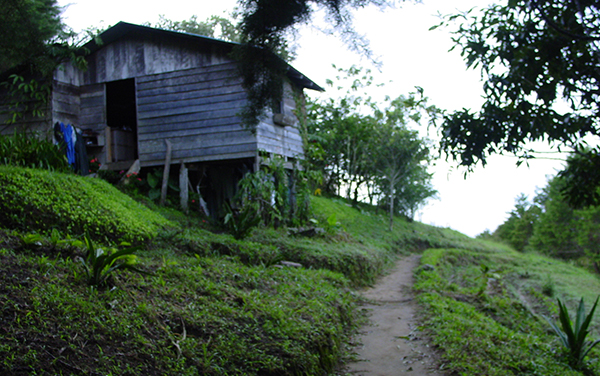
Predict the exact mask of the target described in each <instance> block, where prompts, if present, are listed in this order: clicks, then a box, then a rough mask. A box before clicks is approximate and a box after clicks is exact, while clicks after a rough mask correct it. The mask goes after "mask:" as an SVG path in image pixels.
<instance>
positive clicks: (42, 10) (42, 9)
mask: <svg viewBox="0 0 600 376" xmlns="http://www.w3.org/2000/svg"><path fill="white" fill-rule="evenodd" d="M60 12H61V11H60V8H59V7H58V5H57V4H56V0H7V1H4V2H3V4H2V12H0V35H2V39H1V40H0V72H4V71H6V70H8V69H9V68H12V67H15V66H17V65H20V64H30V65H33V66H35V67H36V68H37V69H40V70H43V71H46V69H47V68H46V66H47V65H48V63H49V62H48V61H47V60H48V57H51V48H52V45H53V44H54V43H55V42H57V41H58V38H59V36H60V34H61V33H63V30H64V25H63V24H62V22H61V19H60ZM51 68H53V66H52V67H51Z"/></svg>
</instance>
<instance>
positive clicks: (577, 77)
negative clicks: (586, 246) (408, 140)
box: [441, 0, 600, 201]
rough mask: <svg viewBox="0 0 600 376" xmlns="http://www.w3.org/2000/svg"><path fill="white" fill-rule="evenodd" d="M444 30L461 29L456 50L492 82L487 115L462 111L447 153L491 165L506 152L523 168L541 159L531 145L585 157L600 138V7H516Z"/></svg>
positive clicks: (530, 1) (564, 1) (521, 3)
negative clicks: (585, 147)
mask: <svg viewBox="0 0 600 376" xmlns="http://www.w3.org/2000/svg"><path fill="white" fill-rule="evenodd" d="M458 21H460V22H458ZM443 24H446V25H450V24H452V25H458V26H457V28H456V29H455V30H454V38H453V40H454V42H455V43H456V47H459V48H460V49H462V55H463V56H464V58H465V61H466V63H467V66H468V67H472V68H479V69H481V73H482V77H483V78H484V80H485V82H484V91H485V99H486V101H485V103H484V104H483V106H482V108H481V110H480V111H478V112H476V113H474V112H471V111H470V110H467V109H464V110H462V111H457V112H455V113H453V114H450V115H448V116H447V117H446V118H445V121H444V124H443V126H442V127H441V131H442V135H443V139H442V141H441V148H442V149H443V150H444V151H446V152H447V153H448V154H449V155H450V156H451V157H452V158H454V159H455V160H456V161H458V162H459V163H460V164H462V165H465V166H469V167H472V166H474V165H476V164H477V163H481V164H483V165H485V163H486V157H487V156H488V155H490V154H493V153H504V152H508V153H514V154H516V155H518V156H519V157H520V158H521V159H520V162H521V161H522V160H523V159H527V158H531V157H532V156H533V154H534V153H533V152H534V151H532V150H529V149H528V147H527V142H528V141H538V140H544V141H548V142H549V143H552V144H556V145H558V146H568V147H572V148H574V149H575V150H578V149H579V148H580V146H581V145H582V144H584V137H585V136H597V135H598V132H599V131H600V129H599V126H600V116H599V115H600V108H599V106H598V94H599V93H600V69H599V65H600V5H599V4H598V2H596V1H591V0H545V1H542V0H508V1H507V2H506V4H505V5H495V4H494V5H490V6H489V7H488V8H487V9H484V10H483V11H481V12H479V13H477V12H475V11H474V10H471V11H469V12H466V13H464V14H459V15H452V16H449V17H448V18H447V19H446V20H445V21H444V22H443ZM559 105H562V106H564V107H566V109H565V110H559V108H560V106H559ZM595 154H597V150H596V151H595ZM588 155H589V154H588ZM596 160H597V158H594V159H593V161H594V163H593V165H594V167H593V169H594V170H596V171H597V170H598V169H599V167H600V166H598V165H597V164H595V163H596V162H595V161H596ZM588 172H591V171H589V170H588ZM573 182H575V180H573ZM569 193H570V194H574V195H577V194H578V191H572V192H569ZM588 198H589V197H583V198H582V200H584V199H585V200H587V199H588ZM597 199H598V198H597V197H596V198H595V200H596V201H597ZM578 200H579V199H578V198H575V201H578Z"/></svg>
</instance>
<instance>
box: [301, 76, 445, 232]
mask: <svg viewBox="0 0 600 376" xmlns="http://www.w3.org/2000/svg"><path fill="white" fill-rule="evenodd" d="M339 72H340V75H339V76H338V77H337V78H336V82H335V83H334V81H331V80H329V82H328V85H330V86H332V87H333V86H338V87H341V88H343V87H344V86H345V85H347V86H348V88H347V91H346V93H345V95H343V96H342V97H341V98H337V99H334V98H330V99H328V100H325V101H319V102H316V101H315V102H312V103H311V105H310V106H309V119H308V122H307V129H306V135H305V139H306V140H307V145H308V146H307V147H306V150H307V158H308V160H309V161H310V164H311V166H312V168H314V169H317V170H319V171H321V173H322V174H323V176H324V188H325V190H326V191H328V192H329V193H333V194H335V193H338V194H339V193H340V190H345V192H346V196H347V197H348V199H352V201H353V203H355V204H356V203H357V201H358V200H359V192H363V193H364V192H366V193H367V195H368V197H369V201H370V203H372V201H373V200H374V199H377V200H379V204H382V205H383V206H385V207H386V208H387V209H388V210H389V213H390V225H391V223H392V220H393V216H394V215H395V214H398V213H401V214H403V215H405V216H407V217H409V218H412V217H413V216H414V214H415V212H416V211H417V209H418V207H419V205H421V204H422V203H423V202H424V201H425V200H426V199H427V198H429V197H432V196H433V195H435V193H436V192H435V190H434V189H433V188H432V187H431V184H430V181H431V174H429V173H428V172H427V167H428V164H429V162H430V161H431V159H432V158H431V155H430V150H429V146H428V142H427V141H426V140H424V139H421V138H420V137H419V135H418V132H417V131H415V130H412V129H409V125H411V124H412V125H415V124H416V125H418V124H420V123H421V122H422V120H423V119H427V121H428V122H432V121H433V119H435V118H437V116H438V115H439V114H440V111H439V110H438V109H437V108H436V107H435V106H428V105H427V98H425V97H424V96H423V92H422V90H421V89H419V90H418V93H411V94H409V95H408V96H399V97H398V98H396V99H394V100H389V99H386V101H384V104H381V103H377V102H375V101H374V100H373V99H372V98H370V97H369V96H367V95H366V94H363V93H362V91H363V89H367V88H368V87H369V86H370V85H371V84H372V82H373V78H372V77H371V75H370V71H369V70H363V69H361V68H356V67H351V68H350V69H348V70H344V69H339Z"/></svg>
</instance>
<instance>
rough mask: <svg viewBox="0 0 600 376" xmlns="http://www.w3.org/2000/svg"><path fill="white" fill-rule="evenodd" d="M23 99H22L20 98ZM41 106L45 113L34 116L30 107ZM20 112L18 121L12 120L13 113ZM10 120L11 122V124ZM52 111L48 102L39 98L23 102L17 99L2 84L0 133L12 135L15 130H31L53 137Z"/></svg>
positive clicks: (48, 137) (0, 89)
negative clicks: (29, 110)
mask: <svg viewBox="0 0 600 376" xmlns="http://www.w3.org/2000/svg"><path fill="white" fill-rule="evenodd" d="M20 101H22V99H20ZM33 107H39V109H40V110H41V111H42V113H43V115H42V116H41V117H38V116H33V115H32V113H31V112H28V110H27V109H28V108H29V109H31V108H33ZM15 112H16V113H18V114H19V116H18V117H17V120H16V122H14V123H13V122H12V120H13V115H14V114H15ZM9 122H10V124H9ZM51 124H52V113H51V105H50V103H49V102H48V103H47V104H43V102H41V101H37V100H27V101H24V102H22V103H18V101H15V100H14V99H13V98H12V97H11V95H10V93H9V91H8V89H7V88H6V87H5V86H0V135H12V134H14V133H15V132H31V133H36V134H38V135H40V136H41V137H43V138H47V139H51V137H52V127H51Z"/></svg>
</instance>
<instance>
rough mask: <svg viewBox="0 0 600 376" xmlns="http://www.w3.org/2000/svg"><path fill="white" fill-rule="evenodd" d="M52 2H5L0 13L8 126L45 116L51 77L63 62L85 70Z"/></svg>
mask: <svg viewBox="0 0 600 376" xmlns="http://www.w3.org/2000/svg"><path fill="white" fill-rule="evenodd" d="M60 14H61V9H60V7H58V5H57V4H56V0H6V1H4V2H3V3H2V11H1V12H0V36H1V38H0V86H1V87H2V89H3V90H6V94H7V95H5V96H4V100H3V103H2V105H3V107H4V109H5V110H3V111H6V112H7V114H8V122H9V123H14V122H16V121H17V119H19V118H20V117H22V116H23V115H24V114H25V113H32V114H33V115H34V116H44V115H45V114H46V103H47V101H48V96H49V93H50V85H51V77H52V74H53V73H54V70H55V69H56V67H57V66H58V65H59V64H60V63H61V62H63V61H64V60H66V59H70V60H71V61H72V62H73V63H74V64H75V65H76V66H78V67H81V68H83V67H85V59H84V58H83V56H81V54H76V49H77V47H76V46H73V44H72V43H71V41H72V39H73V38H74V34H73V33H72V32H71V31H69V30H68V29H67V28H66V26H65V25H64V24H63V23H62V21H61V19H60Z"/></svg>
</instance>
